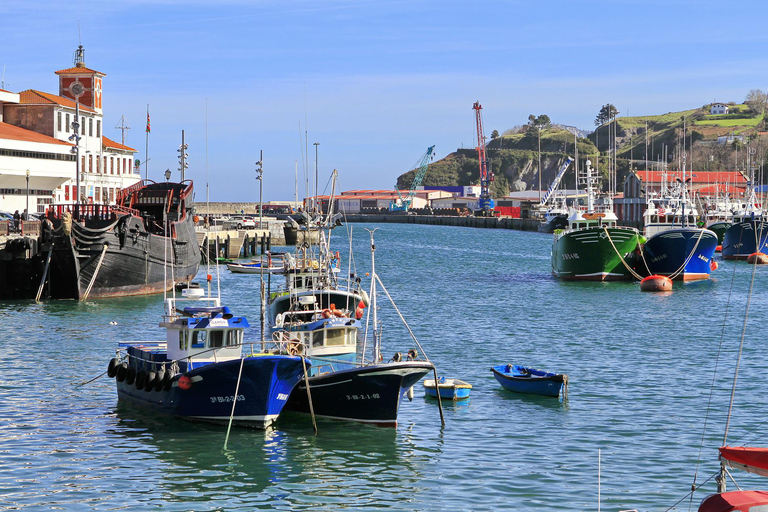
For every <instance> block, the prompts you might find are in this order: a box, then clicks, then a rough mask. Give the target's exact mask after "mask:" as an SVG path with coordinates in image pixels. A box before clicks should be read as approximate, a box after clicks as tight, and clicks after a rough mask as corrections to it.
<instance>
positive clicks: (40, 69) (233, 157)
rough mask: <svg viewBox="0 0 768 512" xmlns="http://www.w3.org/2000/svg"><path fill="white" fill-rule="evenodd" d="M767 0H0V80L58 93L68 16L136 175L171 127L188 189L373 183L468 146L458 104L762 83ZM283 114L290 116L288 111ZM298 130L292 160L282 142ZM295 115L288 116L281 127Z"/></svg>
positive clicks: (677, 103)
mask: <svg viewBox="0 0 768 512" xmlns="http://www.w3.org/2000/svg"><path fill="white" fill-rule="evenodd" d="M766 15H768V2H766V1H765V0H747V1H741V2H732V3H727V2H722V1H710V0H699V1H695V0H691V1H676V0H664V1H658V0H642V1H640V0H637V1H627V0H610V1H574V0H571V1H560V0H540V1H535V0H534V1H524V2H523V1H497V2H486V1H451V0H440V1H431V0H429V1H418V0H406V1H399V0H393V1H386V0H381V1H376V0H371V1H366V0H358V1H349V0H313V1H304V0H297V1H290V0H279V1H277V0H261V1H259V0H242V1H239V0H216V1H210V0H207V1H199V0H165V1H154V0H143V1H142V0H129V1H118V0H116V1H114V2H107V1H103V0H99V1H88V0H71V1H66V2H64V1H58V0H57V1H50V0H45V1H29V0H3V1H2V2H0V19H2V25H3V32H2V34H3V38H2V39H3V43H2V52H1V53H0V65H3V66H5V82H6V88H7V89H9V90H12V91H21V90H24V89H38V90H43V91H47V92H53V93H56V92H58V90H57V81H56V76H55V75H54V74H53V72H54V71H56V70H58V69H63V68H66V67H69V66H71V64H72V57H73V52H74V50H75V48H76V47H77V44H78V20H79V22H80V26H81V32H82V43H83V45H84V46H85V50H86V53H85V62H86V65H87V66H88V67H91V68H93V69H96V70H98V71H101V72H104V73H106V74H107V77H106V78H105V80H104V112H105V130H104V132H105V134H106V135H107V136H108V137H110V138H112V139H114V140H118V141H119V140H120V132H119V131H118V130H115V129H113V128H112V127H113V126H116V125H117V124H118V121H119V119H120V116H122V115H125V118H126V119H127V121H128V123H129V124H130V126H131V127H132V130H130V131H129V132H128V137H127V141H126V143H127V144H128V145H130V146H132V147H134V148H136V149H138V150H139V154H138V155H137V156H138V158H140V159H142V160H143V159H144V128H145V120H146V113H145V111H146V105H147V104H149V105H150V107H149V108H150V114H151V118H152V133H151V135H150V139H149V156H150V159H151V160H150V161H149V174H150V176H149V177H150V178H151V179H155V180H159V179H162V172H163V171H165V169H166V168H171V169H172V170H175V169H176V167H177V162H176V155H177V153H176V149H177V147H178V145H179V144H180V138H181V130H182V129H184V130H185V131H186V138H187V142H188V143H189V144H190V149H189V153H190V169H189V172H188V177H191V178H192V179H194V180H195V183H196V188H197V200H198V201H201V200H204V197H205V193H204V191H205V186H204V185H205V181H206V161H205V155H206V150H205V147H206V135H205V132H206V122H205V118H206V98H207V101H208V137H207V140H208V169H209V171H208V176H209V183H210V194H211V200H214V201H225V200H233V201H255V200H258V193H259V189H258V182H257V181H255V179H254V177H255V172H254V168H255V166H254V163H255V162H256V160H258V155H259V150H260V149H263V150H264V199H265V200H278V199H286V200H287V199H292V198H293V190H294V162H296V161H298V166H299V180H300V182H302V185H301V186H300V190H299V194H300V196H303V195H304V190H305V186H304V185H303V183H304V166H305V165H306V166H308V168H309V170H310V174H311V176H312V180H313V179H314V167H315V158H314V146H312V143H314V142H319V143H320V146H319V147H318V152H319V171H320V182H321V183H320V189H321V191H324V190H325V191H326V192H327V190H326V183H327V181H328V177H329V175H330V172H331V170H332V169H334V168H336V169H338V170H339V177H340V180H339V185H340V187H341V188H342V189H344V190H350V189H360V188H366V189H368V188H370V189H389V188H392V187H393V185H394V183H395V180H396V178H397V176H398V175H400V174H401V173H403V172H405V171H407V170H409V169H410V168H411V167H412V165H413V164H414V163H415V162H416V161H417V160H418V159H419V157H420V156H421V155H422V154H423V153H424V151H425V150H426V148H427V146H430V145H433V144H434V145H436V148H435V151H436V155H437V158H442V157H443V156H445V155H447V154H448V153H450V152H452V151H454V150H455V149H456V148H458V147H462V146H464V147H474V145H475V132H474V130H475V129H474V112H473V110H472V104H473V103H474V102H475V101H476V100H479V101H480V102H481V103H482V105H483V113H484V124H485V131H486V133H487V134H490V132H491V131H492V130H494V129H496V130H499V131H500V132H502V131H504V130H506V129H508V128H511V127H512V126H515V125H518V124H523V123H525V122H526V120H527V117H528V114H531V113H533V114H537V115H538V114H547V115H549V116H550V117H551V118H552V121H553V122H555V123H562V124H569V125H575V126H578V127H580V128H583V129H591V128H593V127H594V118H595V116H596V115H597V112H598V110H599V109H600V106H601V105H603V104H605V103H608V102H611V103H613V104H615V105H616V106H617V107H618V109H619V111H620V112H621V113H622V114H623V115H646V114H647V115H651V114H659V113H665V112H670V111H677V110H683V109H688V108H694V107H699V106H701V105H703V104H706V103H709V102H712V101H715V100H717V101H743V99H744V97H745V95H746V93H747V92H748V91H749V90H750V89H763V90H766V89H768V51H766V48H767V47H768V45H766V43H768V31H766V26H768V25H767V22H766V20H767V19H768V16H766ZM300 125H301V131H300V129H299V126H300ZM304 130H307V131H308V133H309V135H308V143H309V153H310V155H309V161H308V162H304V159H303V157H302V153H303V146H302V144H303V142H302V140H303V139H301V140H300V136H301V137H302V138H303V132H304ZM300 134H301V135H300Z"/></svg>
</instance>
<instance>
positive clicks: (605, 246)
mask: <svg viewBox="0 0 768 512" xmlns="http://www.w3.org/2000/svg"><path fill="white" fill-rule="evenodd" d="M585 167H586V169H585V170H584V174H583V175H580V176H579V179H580V180H581V181H582V183H584V184H585V185H586V190H587V206H586V208H585V209H584V208H573V209H572V210H571V214H570V216H569V217H568V227H567V228H566V229H563V230H556V231H555V234H554V240H553V243H552V258H551V264H552V274H553V275H554V276H555V277H557V278H560V279H566V280H583V281H616V280H631V279H636V278H639V277H640V276H639V274H638V273H637V272H636V271H635V270H634V269H635V267H636V266H637V265H638V261H639V250H638V246H639V244H640V242H641V237H640V233H639V232H638V231H637V230H636V229H635V228H630V227H624V226H619V225H618V224H617V223H618V218H617V217H616V214H615V213H614V212H613V204H612V202H611V200H610V198H605V201H604V202H602V203H600V204H598V203H597V200H596V199H597V192H596V188H595V187H596V185H597V179H598V178H597V176H596V174H595V173H594V170H593V169H592V163H591V162H590V161H589V160H587V162H586V166H585Z"/></svg>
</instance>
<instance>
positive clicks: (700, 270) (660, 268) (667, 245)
mask: <svg viewBox="0 0 768 512" xmlns="http://www.w3.org/2000/svg"><path fill="white" fill-rule="evenodd" d="M717 245H718V244H717V235H716V234H715V233H714V232H712V231H710V230H709V229H701V228H683V227H680V228H672V229H667V230H665V231H661V232H659V233H656V234H655V235H653V236H652V237H650V238H649V239H648V240H647V241H646V242H645V245H644V247H643V258H644V259H645V264H646V265H647V266H648V271H649V272H650V275H660V276H666V277H669V278H670V279H676V280H682V281H691V280H697V279H709V274H710V272H711V270H712V267H711V265H712V258H713V256H714V255H715V249H716V248H717Z"/></svg>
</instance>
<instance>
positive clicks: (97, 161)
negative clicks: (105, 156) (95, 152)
mask: <svg viewBox="0 0 768 512" xmlns="http://www.w3.org/2000/svg"><path fill="white" fill-rule="evenodd" d="M100 172H101V158H99V157H96V173H100Z"/></svg>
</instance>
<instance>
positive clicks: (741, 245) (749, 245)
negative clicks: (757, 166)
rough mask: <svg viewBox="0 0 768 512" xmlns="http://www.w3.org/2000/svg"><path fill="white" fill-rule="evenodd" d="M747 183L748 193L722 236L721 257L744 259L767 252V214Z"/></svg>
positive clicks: (753, 190) (750, 185)
mask: <svg viewBox="0 0 768 512" xmlns="http://www.w3.org/2000/svg"><path fill="white" fill-rule="evenodd" d="M752 183H754V173H753V181H751V182H750V183H749V188H750V194H749V196H748V197H747V198H746V201H745V202H744V204H743V205H742V206H743V208H740V209H739V210H738V211H736V212H734V214H733V224H732V225H731V226H730V227H729V228H728V229H727V230H726V231H725V235H724V237H723V244H722V245H723V250H722V253H723V258H725V259H727V260H746V259H747V258H749V256H750V255H751V254H754V253H757V252H762V253H768V214H766V212H765V210H763V208H762V206H761V205H760V203H759V202H758V200H757V196H756V194H755V189H754V187H753V186H752Z"/></svg>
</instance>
